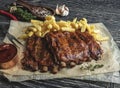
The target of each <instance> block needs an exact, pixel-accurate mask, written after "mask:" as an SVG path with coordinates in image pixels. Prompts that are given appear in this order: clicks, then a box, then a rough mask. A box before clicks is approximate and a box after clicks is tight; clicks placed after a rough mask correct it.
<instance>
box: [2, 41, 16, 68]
mask: <svg viewBox="0 0 120 88" xmlns="http://www.w3.org/2000/svg"><path fill="white" fill-rule="evenodd" d="M17 62H18V55H17V48H16V47H15V46H14V45H12V44H7V43H4V44H1V45H0V69H9V68H12V67H14V66H15V65H16V64H17Z"/></svg>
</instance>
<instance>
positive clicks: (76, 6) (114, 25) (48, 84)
mask: <svg viewBox="0 0 120 88" xmlns="http://www.w3.org/2000/svg"><path fill="white" fill-rule="evenodd" d="M13 1H14V0H0V9H7V7H8V6H9V4H10V3H12V2H13ZM26 1H28V2H29V3H32V4H35V5H46V6H50V7H52V8H54V9H55V7H56V5H57V4H60V5H61V4H65V5H67V6H68V7H69V9H70V14H69V16H67V17H60V16H56V17H57V20H59V19H63V20H72V19H73V18H74V17H77V18H78V19H80V18H83V17H85V18H87V19H88V21H89V22H90V23H95V22H102V23H104V24H105V26H106V27H107V28H108V29H109V31H110V33H111V34H112V36H113V38H114V40H115V42H116V43H117V45H118V47H119V48H120V0H26ZM9 20H10V19H9V18H6V17H4V16H2V15H0V42H1V41H2V39H3V38H4V36H5V34H6V32H7V29H8V27H9ZM0 88H120V85H119V84H113V83H105V82H95V81H87V80H79V79H77V80H75V79H67V78H64V79H52V80H39V81H37V80H31V81H24V82H9V81H8V80H7V79H6V78H4V77H3V76H0Z"/></svg>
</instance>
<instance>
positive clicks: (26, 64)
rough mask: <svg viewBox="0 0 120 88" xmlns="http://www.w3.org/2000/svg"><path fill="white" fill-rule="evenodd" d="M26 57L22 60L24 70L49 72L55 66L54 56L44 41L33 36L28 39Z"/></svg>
mask: <svg viewBox="0 0 120 88" xmlns="http://www.w3.org/2000/svg"><path fill="white" fill-rule="evenodd" d="M26 45H27V46H26V52H25V57H24V58H23V59H22V64H23V68H24V69H27V70H31V71H36V70H40V71H48V69H49V70H51V67H52V66H54V63H53V60H52V56H51V54H50V53H49V51H48V48H47V45H46V43H45V42H44V39H42V38H40V37H36V36H32V37H30V38H28V39H27V44H26Z"/></svg>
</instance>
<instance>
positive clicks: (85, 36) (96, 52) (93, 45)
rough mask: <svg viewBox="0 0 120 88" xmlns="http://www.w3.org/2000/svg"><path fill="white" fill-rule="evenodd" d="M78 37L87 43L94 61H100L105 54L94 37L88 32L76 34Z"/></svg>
mask: <svg viewBox="0 0 120 88" xmlns="http://www.w3.org/2000/svg"><path fill="white" fill-rule="evenodd" d="M76 33H77V34H78V36H79V37H80V38H81V39H82V40H83V41H85V43H86V44H87V45H88V46H89V53H90V57H91V58H92V59H95V60H98V59H99V58H100V56H101V54H102V53H103V51H102V49H101V47H100V45H99V44H98V43H97V42H96V41H95V39H94V38H93V36H91V35H90V34H89V33H88V32H84V33H81V32H76Z"/></svg>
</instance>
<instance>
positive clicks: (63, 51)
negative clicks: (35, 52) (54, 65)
mask: <svg viewBox="0 0 120 88" xmlns="http://www.w3.org/2000/svg"><path fill="white" fill-rule="evenodd" d="M45 38H46V40H47V43H48V44H49V48H50V50H51V52H52V53H53V54H54V58H56V61H57V62H58V63H59V64H60V63H61V62H64V63H66V64H67V65H71V63H75V64H79V63H81V62H84V61H88V60H89V52H88V46H87V44H86V43H85V42H84V41H83V40H81V39H80V38H79V37H78V35H77V34H76V33H75V32H61V31H59V32H58V31H57V32H50V33H48V34H47V35H46V37H45Z"/></svg>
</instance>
